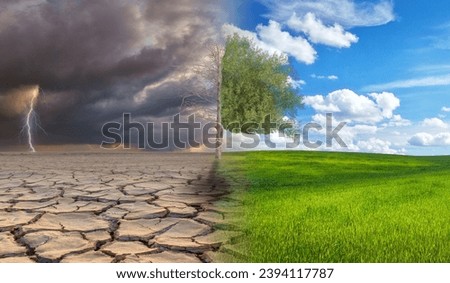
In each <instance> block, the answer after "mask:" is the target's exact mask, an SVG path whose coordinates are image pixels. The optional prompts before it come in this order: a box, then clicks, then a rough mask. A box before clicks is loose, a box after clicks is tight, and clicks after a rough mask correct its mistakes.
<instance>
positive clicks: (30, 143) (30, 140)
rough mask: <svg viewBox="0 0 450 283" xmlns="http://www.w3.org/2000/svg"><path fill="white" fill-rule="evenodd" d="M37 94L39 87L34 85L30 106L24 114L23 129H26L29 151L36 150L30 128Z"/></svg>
mask: <svg viewBox="0 0 450 283" xmlns="http://www.w3.org/2000/svg"><path fill="white" fill-rule="evenodd" d="M38 96H39V87H36V88H35V89H34V90H33V92H32V96H31V100H30V106H29V107H30V108H29V110H28V113H27V116H26V120H25V126H24V127H25V129H26V133H27V136H28V147H29V148H30V151H31V152H36V149H35V148H34V145H33V131H32V130H33V129H32V123H33V121H32V120H33V118H34V116H35V111H34V107H35V106H36V100H37V98H38Z"/></svg>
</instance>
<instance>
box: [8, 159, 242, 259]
mask: <svg viewBox="0 0 450 283" xmlns="http://www.w3.org/2000/svg"><path fill="white" fill-rule="evenodd" d="M227 190H228V188H227V184H226V182H225V181H224V180H223V179H222V178H220V177H218V176H216V174H215V168H214V157H213V156H212V155H210V154H202V153H195V154H193V153H147V152H143V153H135V152H132V153H110V152H108V153H37V154H24V153H2V154H0V262H15V263H22V262H72V263H73V262H83V263H90V262H137V263H139V262H154V263H164V262H169V263H178V262H193V263H196V262H216V261H223V259H227V258H228V259H230V261H231V260H232V257H233V255H230V254H227V251H232V250H233V249H232V246H233V241H234V240H233V239H235V238H238V237H239V236H240V233H239V232H238V231H237V229H236V226H235V225H233V224H232V222H230V221H228V219H231V216H232V215H233V214H237V213H239V212H238V207H239V204H238V202H237V201H236V200H231V199H230V200H229V199H227V193H228V191H227ZM227 247H228V248H227Z"/></svg>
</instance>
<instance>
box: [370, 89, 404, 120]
mask: <svg viewBox="0 0 450 283" xmlns="http://www.w3.org/2000/svg"><path fill="white" fill-rule="evenodd" d="M369 96H370V97H372V98H374V99H375V101H376V103H377V104H378V106H379V108H380V109H382V112H383V116H384V117H386V118H391V117H392V112H393V111H394V110H395V109H397V108H398V107H399V106H400V99H398V98H397V97H396V96H395V95H394V94H393V93H390V92H382V93H371V94H369Z"/></svg>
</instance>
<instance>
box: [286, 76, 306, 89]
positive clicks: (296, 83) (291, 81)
mask: <svg viewBox="0 0 450 283" xmlns="http://www.w3.org/2000/svg"><path fill="white" fill-rule="evenodd" d="M287 84H288V85H290V86H291V87H292V88H293V89H301V88H302V85H305V84H306V82H305V81H304V80H294V79H293V78H292V77H291V76H288V78H287Z"/></svg>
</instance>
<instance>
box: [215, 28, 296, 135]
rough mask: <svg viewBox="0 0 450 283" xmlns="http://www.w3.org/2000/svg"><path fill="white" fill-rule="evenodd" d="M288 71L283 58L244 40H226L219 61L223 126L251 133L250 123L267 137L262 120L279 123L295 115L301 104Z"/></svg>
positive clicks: (267, 130) (232, 38)
mask: <svg viewBox="0 0 450 283" xmlns="http://www.w3.org/2000/svg"><path fill="white" fill-rule="evenodd" d="M290 72H291V69H290V67H289V65H288V64H287V59H286V58H285V57H284V56H282V55H276V54H269V53H267V52H265V51H263V50H261V49H259V48H257V47H256V46H255V44H254V43H253V42H252V41H250V40H248V39H247V38H243V37H239V36H238V35H234V36H232V37H229V38H228V39H227V42H226V46H225V54H224V57H223V60H222V89H221V95H222V125H223V126H224V128H225V129H227V130H233V123H234V124H236V123H239V125H240V126H241V129H240V130H241V131H242V132H244V133H250V132H252V131H253V130H251V129H250V128H254V127H248V126H246V125H248V123H249V122H253V123H258V124H259V125H262V127H260V128H258V129H254V130H256V131H257V132H259V133H265V134H268V133H269V131H270V129H269V127H268V125H267V124H266V123H265V117H266V116H267V115H270V117H271V121H272V122H281V120H282V118H283V117H284V116H285V115H286V114H290V115H295V110H296V109H297V108H298V107H300V106H301V105H302V100H301V97H300V96H299V95H297V94H296V92H295V91H294V89H293V88H292V86H291V85H290V83H289V80H288V79H289V73H290Z"/></svg>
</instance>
